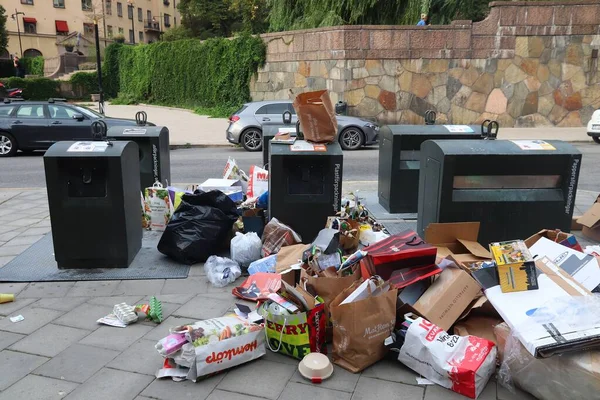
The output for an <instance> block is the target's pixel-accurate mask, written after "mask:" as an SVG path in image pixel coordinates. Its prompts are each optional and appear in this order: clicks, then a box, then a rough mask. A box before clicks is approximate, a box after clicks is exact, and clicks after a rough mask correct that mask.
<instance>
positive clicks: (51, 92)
mask: <svg viewBox="0 0 600 400" xmlns="http://www.w3.org/2000/svg"><path fill="white" fill-rule="evenodd" d="M2 83H4V85H6V87H8V88H21V89H23V98H24V99H27V100H47V99H49V98H51V97H58V96H59V87H60V83H59V82H58V81H53V80H52V79H48V78H33V79H24V78H16V77H12V78H6V79H2Z"/></svg>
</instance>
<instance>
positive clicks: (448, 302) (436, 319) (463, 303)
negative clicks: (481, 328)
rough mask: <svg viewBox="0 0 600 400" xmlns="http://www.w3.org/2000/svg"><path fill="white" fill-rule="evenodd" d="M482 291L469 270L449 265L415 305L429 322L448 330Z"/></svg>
mask: <svg viewBox="0 0 600 400" xmlns="http://www.w3.org/2000/svg"><path fill="white" fill-rule="evenodd" d="M480 292H481V287H480V286H479V284H478V283H477V282H476V281H475V280H474V279H473V278H471V276H470V275H469V274H468V273H467V272H465V271H463V270H462V269H458V268H453V267H448V268H446V269H444V271H442V273H441V274H440V275H439V276H438V278H437V279H436V280H435V282H433V284H432V285H431V286H430V287H429V289H427V290H426V291H425V293H423V295H422V296H421V297H420V298H419V300H418V301H417V302H416V303H415V304H414V306H413V307H414V309H415V310H417V312H418V313H419V314H420V315H423V316H424V317H425V318H426V319H427V320H428V321H429V322H431V323H433V324H435V325H437V326H439V327H440V328H442V329H443V330H445V331H447V330H448V329H450V327H451V326H452V325H453V324H454V323H455V322H456V320H458V318H459V317H460V316H461V315H462V313H463V312H464V311H465V310H466V309H467V307H468V306H469V304H471V302H472V301H473V300H474V299H475V298H476V297H477V296H478V295H479V293H480Z"/></svg>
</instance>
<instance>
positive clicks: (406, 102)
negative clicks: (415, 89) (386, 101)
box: [396, 91, 414, 110]
mask: <svg viewBox="0 0 600 400" xmlns="http://www.w3.org/2000/svg"><path fill="white" fill-rule="evenodd" d="M413 97H414V94H412V93H409V92H403V91H400V92H397V93H396V106H397V107H398V110H407V109H408V108H409V107H410V104H411V102H412V98H413Z"/></svg>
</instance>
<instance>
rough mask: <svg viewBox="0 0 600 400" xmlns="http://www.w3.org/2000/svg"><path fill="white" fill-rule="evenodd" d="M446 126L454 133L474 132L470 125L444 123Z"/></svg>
mask: <svg viewBox="0 0 600 400" xmlns="http://www.w3.org/2000/svg"><path fill="white" fill-rule="evenodd" d="M444 128H446V129H448V132H452V133H473V129H471V127H470V126H468V125H444Z"/></svg>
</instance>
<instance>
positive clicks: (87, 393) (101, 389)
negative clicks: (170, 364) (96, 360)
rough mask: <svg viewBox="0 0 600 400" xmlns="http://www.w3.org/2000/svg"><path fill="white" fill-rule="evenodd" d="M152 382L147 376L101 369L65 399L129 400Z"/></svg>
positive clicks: (151, 378)
mask: <svg viewBox="0 0 600 400" xmlns="http://www.w3.org/2000/svg"><path fill="white" fill-rule="evenodd" d="M153 380H154V378H153V377H151V376H148V375H142V374H134V373H132V372H126V371H117V370H115V369H109V368H103V369H101V370H100V371H99V372H98V373H97V374H96V375H94V376H93V377H92V378H90V379H89V380H88V381H87V382H85V383H84V384H82V385H79V387H78V388H77V389H75V390H74V391H73V392H71V394H69V397H67V398H68V399H69V400H78V399H82V400H83V399H85V400H90V399H93V400H131V399H133V398H134V397H136V396H137V395H138V394H139V393H140V392H141V391H142V390H144V388H145V387H146V386H148V385H149V384H150V382H152V381H153ZM175 398H176V397H173V398H172V399H175Z"/></svg>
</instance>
